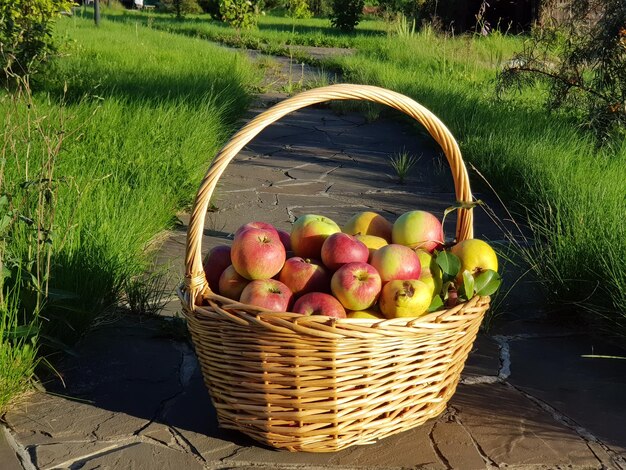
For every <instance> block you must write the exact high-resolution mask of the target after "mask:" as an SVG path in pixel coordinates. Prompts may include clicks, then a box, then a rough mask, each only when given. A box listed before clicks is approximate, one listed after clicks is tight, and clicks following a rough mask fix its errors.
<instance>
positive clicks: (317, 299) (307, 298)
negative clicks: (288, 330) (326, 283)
mask: <svg viewBox="0 0 626 470" xmlns="http://www.w3.org/2000/svg"><path fill="white" fill-rule="evenodd" d="M292 311H293V312H294V313H301V314H303V315H326V316H327V317H335V318H346V310H345V309H344V308H343V305H341V303H339V301H338V300H337V299H335V298H334V297H333V296H332V295H328V294H323V293H321V292H311V293H309V294H306V295H303V296H302V297H300V298H299V299H298V300H296V303H295V304H294V306H293V309H292Z"/></svg>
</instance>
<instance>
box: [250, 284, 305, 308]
mask: <svg viewBox="0 0 626 470" xmlns="http://www.w3.org/2000/svg"><path fill="white" fill-rule="evenodd" d="M292 296H293V295H292V293H291V291H290V290H289V287H287V286H286V285H285V284H283V283H282V282H280V281H277V280H275V279H263V280H256V281H252V282H251V283H250V284H248V285H247V286H246V287H245V288H244V289H243V292H242V293H241V298H240V301H241V302H242V303H244V304H248V305H255V306H257V307H262V308H266V309H268V310H273V311H275V312H286V311H287V309H288V308H289V303H290V302H291V298H292Z"/></svg>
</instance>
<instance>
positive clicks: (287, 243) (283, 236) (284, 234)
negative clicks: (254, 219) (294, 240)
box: [276, 228, 291, 251]
mask: <svg viewBox="0 0 626 470" xmlns="http://www.w3.org/2000/svg"><path fill="white" fill-rule="evenodd" d="M276 231H277V232H278V237H279V238H280V241H281V243H282V244H283V246H284V247H285V251H291V235H290V234H289V232H288V231H287V230H283V229H282V228H278V229H276Z"/></svg>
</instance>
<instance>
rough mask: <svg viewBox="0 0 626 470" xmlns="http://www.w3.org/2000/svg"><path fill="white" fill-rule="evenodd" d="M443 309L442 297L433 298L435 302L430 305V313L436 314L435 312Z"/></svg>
mask: <svg viewBox="0 0 626 470" xmlns="http://www.w3.org/2000/svg"><path fill="white" fill-rule="evenodd" d="M441 307H443V300H441V297H439V296H438V295H436V296H435V297H433V301H432V302H431V303H430V307H428V311H429V312H434V311H435V310H439V309H440V308H441Z"/></svg>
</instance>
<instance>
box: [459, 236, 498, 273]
mask: <svg viewBox="0 0 626 470" xmlns="http://www.w3.org/2000/svg"><path fill="white" fill-rule="evenodd" d="M450 252H451V253H452V254H453V255H456V256H458V258H459V259H460V260H461V269H460V271H459V276H458V280H461V279H463V272H464V271H469V272H470V273H472V275H474V274H478V273H480V272H481V271H485V270H487V269H493V270H494V271H498V256H497V255H496V252H495V251H493V248H491V247H490V246H489V245H488V244H487V243H486V242H484V241H482V240H478V239H476V238H472V239H470V240H464V241H462V242H459V243H457V244H456V245H454V246H453V247H452V248H450Z"/></svg>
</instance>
